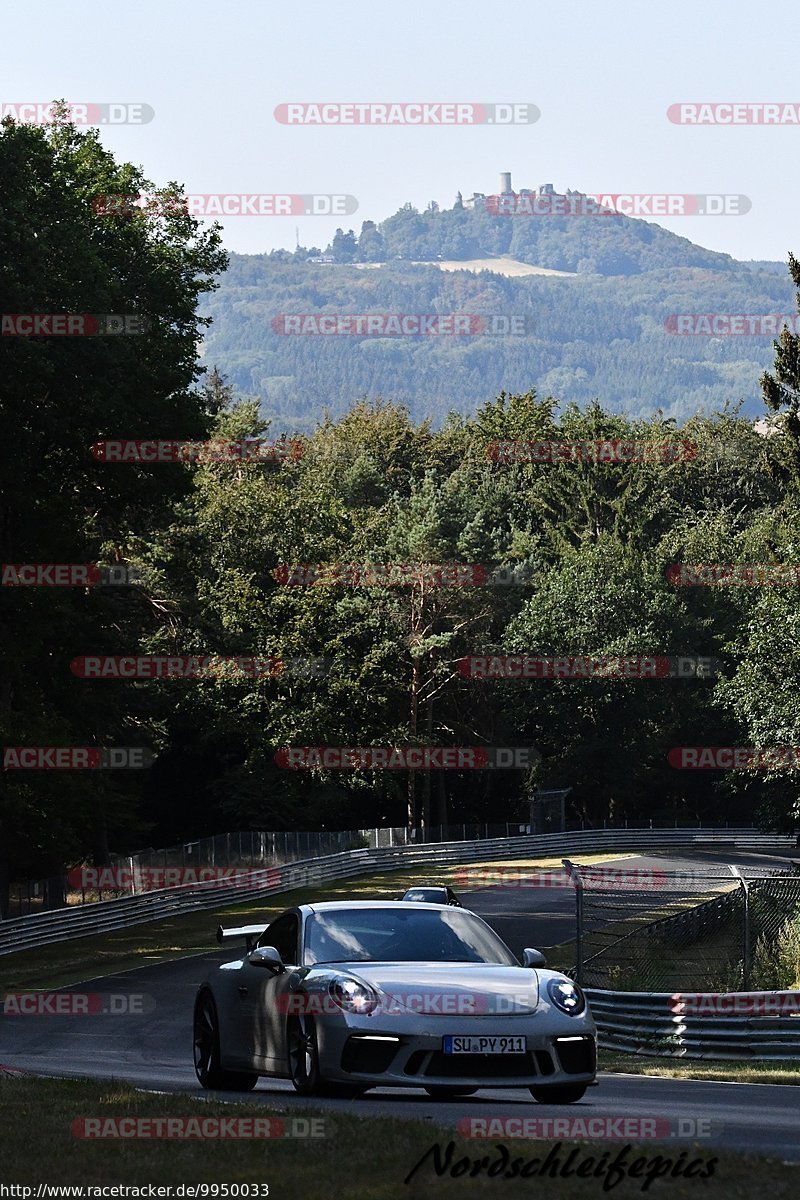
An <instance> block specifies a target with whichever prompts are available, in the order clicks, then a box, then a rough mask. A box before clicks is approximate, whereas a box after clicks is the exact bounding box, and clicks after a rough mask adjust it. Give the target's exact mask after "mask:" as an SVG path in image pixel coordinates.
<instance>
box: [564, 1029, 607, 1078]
mask: <svg viewBox="0 0 800 1200" xmlns="http://www.w3.org/2000/svg"><path fill="white" fill-rule="evenodd" d="M555 1051H556V1054H557V1055H558V1057H559V1059H560V1061H561V1066H562V1069H563V1070H564V1071H565V1072H566V1073H567V1075H588V1074H589V1073H590V1072H593V1071H595V1070H597V1046H596V1044H595V1040H594V1038H581V1040H580V1041H579V1042H573V1041H567V1040H566V1039H565V1038H556V1042H555Z"/></svg>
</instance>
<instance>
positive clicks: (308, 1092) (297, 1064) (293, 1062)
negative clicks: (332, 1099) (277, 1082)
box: [286, 1013, 367, 1100]
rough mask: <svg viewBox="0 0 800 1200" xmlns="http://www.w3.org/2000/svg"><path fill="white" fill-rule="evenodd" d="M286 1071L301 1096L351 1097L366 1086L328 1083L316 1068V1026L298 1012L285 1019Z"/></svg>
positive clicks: (345, 1098)
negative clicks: (296, 1014) (294, 1015)
mask: <svg viewBox="0 0 800 1200" xmlns="http://www.w3.org/2000/svg"><path fill="white" fill-rule="evenodd" d="M286 1048H287V1059H288V1075H289V1078H290V1080H291V1081H292V1087H293V1088H294V1090H295V1091H296V1092H299V1094H300V1095H301V1096H338V1097H339V1098H340V1099H342V1100H353V1099H355V1098H356V1097H357V1096H361V1095H363V1093H364V1092H365V1091H366V1090H367V1089H366V1088H365V1087H364V1086H363V1085H362V1084H349V1083H329V1082H328V1080H327V1079H323V1078H322V1076H321V1074H320V1069H319V1047H318V1046H317V1026H316V1024H315V1023H314V1019H313V1017H309V1016H308V1015H307V1014H306V1013H300V1014H299V1015H298V1016H296V1017H290V1018H289V1020H288V1021H287V1022H286Z"/></svg>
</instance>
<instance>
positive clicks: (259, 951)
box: [247, 946, 286, 975]
mask: <svg viewBox="0 0 800 1200" xmlns="http://www.w3.org/2000/svg"><path fill="white" fill-rule="evenodd" d="M247 961H248V962H249V963H250V965H251V966H252V967H265V968H266V969H267V970H268V971H274V972H275V974H276V975H280V974H281V973H282V972H283V971H284V970H285V969H286V968H285V967H284V965H283V959H282V958H281V956H280V954H278V951H277V950H276V949H275V947H274V946H257V947H256V949H255V950H251V951H250V953H249V954H248V956H247Z"/></svg>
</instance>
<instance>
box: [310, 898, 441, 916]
mask: <svg viewBox="0 0 800 1200" xmlns="http://www.w3.org/2000/svg"><path fill="white" fill-rule="evenodd" d="M299 907H300V908H301V909H302V910H304V911H305V912H307V913H312V912H331V911H334V912H336V911H340V910H342V909H345V910H347V911H350V910H351V909H352V910H354V911H358V910H359V909H369V908H387V909H391V910H392V912H396V911H397V909H398V908H407V909H408V911H409V912H419V910H420V909H421V908H432V909H435V910H436V911H438V910H439V909H440V908H444V907H445V906H444V905H442V904H428V903H422V904H421V903H420V902H419V901H415V900H322V901H320V903H319V904H301V905H300V906H299Z"/></svg>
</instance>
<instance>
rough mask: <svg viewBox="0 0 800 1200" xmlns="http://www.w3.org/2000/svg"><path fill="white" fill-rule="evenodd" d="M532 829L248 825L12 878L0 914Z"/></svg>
mask: <svg viewBox="0 0 800 1200" xmlns="http://www.w3.org/2000/svg"><path fill="white" fill-rule="evenodd" d="M530 832H531V829H530V826H529V825H525V824H521V823H520V822H518V821H516V822H513V823H512V822H499V823H498V822H496V823H494V824H492V823H488V824H487V823H485V822H480V823H479V824H478V823H474V824H461V823H459V824H457V825H455V824H454V825H438V826H428V827H427V828H426V829H424V830H423V829H408V828H406V827H405V826H394V827H387V828H381V829H346V830H330V831H321V832H320V831H312V832H305V831H292V830H289V831H282V832H278V833H266V832H261V831H258V830H243V831H240V832H236V833H223V834H219V835H217V836H215V837H207V838H198V839H196V840H194V841H191V842H183V843H181V844H180V845H177V846H169V847H166V848H163V849H160V850H156V849H153V848H152V847H151V848H149V849H147V850H141V851H139V852H138V853H137V854H133V855H128V856H126V857H119V856H114V857H111V858H110V859H109V861H108V862H107V863H105V864H104V865H103V866H101V867H97V868H95V867H86V866H78V867H75V868H73V869H72V870H71V871H69V872H68V873H67V874H64V875H55V876H52V877H51V878H49V879H35V880H31V879H26V880H18V881H15V882H14V883H13V884H12V885H11V887H10V889H9V892H8V899H7V902H6V904H5V906H4V905H3V899H2V896H0V919H9V918H14V917H23V916H28V915H30V914H31V913H37V912H46V911H49V910H52V909H56V908H63V907H64V906H66V905H69V904H87V903H92V902H94V901H97V900H105V899H112V898H114V897H117V896H129V895H137V894H140V893H142V892H147V891H155V890H158V889H160V888H162V887H165V886H170V885H174V886H177V885H179V884H181V883H185V882H194V881H195V880H197V879H202V878H203V877H206V878H211V877H212V875H211V874H209V873H213V872H219V873H224V872H229V871H246V870H248V869H252V870H256V869H260V868H264V867H280V866H283V865H285V864H287V863H293V862H302V861H305V860H307V859H312V858H324V857H325V856H326V855H329V854H338V853H340V852H341V851H343V850H358V849H361V848H365V849H388V848H391V847H392V846H408V845H417V844H420V843H428V842H430V843H439V842H448V841H454V842H457V841H472V840H475V839H478V838H496V837H519V836H521V835H523V834H526V833H530Z"/></svg>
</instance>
